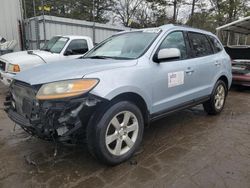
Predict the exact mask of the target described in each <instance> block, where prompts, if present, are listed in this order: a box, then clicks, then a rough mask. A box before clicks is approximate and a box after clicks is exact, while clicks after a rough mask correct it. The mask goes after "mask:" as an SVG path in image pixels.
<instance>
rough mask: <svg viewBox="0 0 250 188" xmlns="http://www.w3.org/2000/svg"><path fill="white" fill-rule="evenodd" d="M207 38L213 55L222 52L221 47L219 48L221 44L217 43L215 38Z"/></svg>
mask: <svg viewBox="0 0 250 188" xmlns="http://www.w3.org/2000/svg"><path fill="white" fill-rule="evenodd" d="M208 38H209V40H210V42H211V44H212V45H213V48H214V51H215V53H217V52H220V51H222V49H223V47H222V46H221V44H220V43H219V41H218V40H217V39H216V38H214V37H212V36H208Z"/></svg>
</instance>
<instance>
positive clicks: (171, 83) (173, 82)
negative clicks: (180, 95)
mask: <svg viewBox="0 0 250 188" xmlns="http://www.w3.org/2000/svg"><path fill="white" fill-rule="evenodd" d="M183 84H184V71H179V72H171V73H168V87H175V86H179V85H183Z"/></svg>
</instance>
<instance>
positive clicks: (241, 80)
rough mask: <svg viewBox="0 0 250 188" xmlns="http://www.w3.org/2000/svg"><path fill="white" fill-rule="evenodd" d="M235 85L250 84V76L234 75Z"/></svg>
mask: <svg viewBox="0 0 250 188" xmlns="http://www.w3.org/2000/svg"><path fill="white" fill-rule="evenodd" d="M233 85H242V86H250V76H246V75H233Z"/></svg>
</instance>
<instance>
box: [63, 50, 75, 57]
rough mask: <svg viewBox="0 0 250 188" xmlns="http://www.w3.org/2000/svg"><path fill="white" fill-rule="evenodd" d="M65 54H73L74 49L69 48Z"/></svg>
mask: <svg viewBox="0 0 250 188" xmlns="http://www.w3.org/2000/svg"><path fill="white" fill-rule="evenodd" d="M64 55H65V56H69V55H73V51H72V50H70V49H67V50H66V51H65V52H64Z"/></svg>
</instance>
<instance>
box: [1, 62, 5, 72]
mask: <svg viewBox="0 0 250 188" xmlns="http://www.w3.org/2000/svg"><path fill="white" fill-rule="evenodd" d="M5 68H6V63H4V62H3V61H1V60H0V70H2V71H5Z"/></svg>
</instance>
